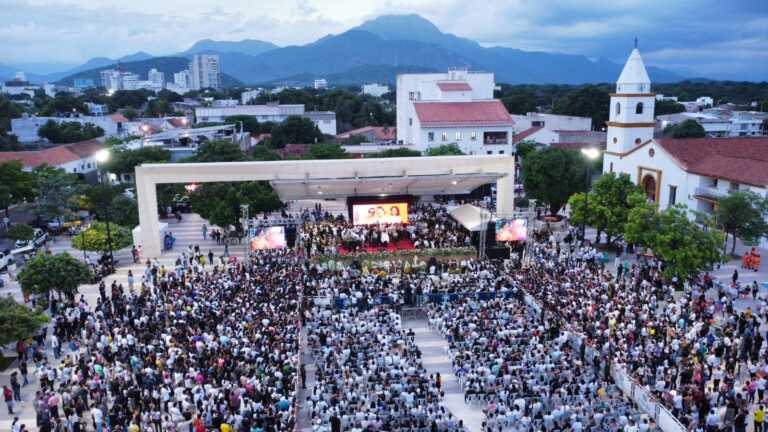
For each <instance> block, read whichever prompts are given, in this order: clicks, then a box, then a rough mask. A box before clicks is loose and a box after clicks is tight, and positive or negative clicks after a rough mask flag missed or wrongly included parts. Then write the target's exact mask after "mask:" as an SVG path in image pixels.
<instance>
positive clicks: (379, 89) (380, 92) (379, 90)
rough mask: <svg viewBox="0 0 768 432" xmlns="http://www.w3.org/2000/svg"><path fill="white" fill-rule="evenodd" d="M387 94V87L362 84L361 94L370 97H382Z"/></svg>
mask: <svg viewBox="0 0 768 432" xmlns="http://www.w3.org/2000/svg"><path fill="white" fill-rule="evenodd" d="M387 93H389V86H387V85H382V84H375V83H373V84H364V85H363V94H365V95H370V96H373V97H382V96H384V95H385V94H387Z"/></svg>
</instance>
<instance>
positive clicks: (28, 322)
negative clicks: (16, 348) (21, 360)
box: [0, 297, 48, 346]
mask: <svg viewBox="0 0 768 432" xmlns="http://www.w3.org/2000/svg"><path fill="white" fill-rule="evenodd" d="M47 322H48V317H47V316H46V315H45V314H44V313H42V312H40V311H37V310H34V309H30V308H28V307H26V306H24V305H22V304H18V303H16V301H15V300H14V299H13V298H11V297H3V298H0V346H5V345H8V344H9V343H11V342H16V341H18V340H20V339H26V338H28V337H30V336H34V335H36V334H37V332H38V331H39V330H40V327H42V326H43V325H45V323H47Z"/></svg>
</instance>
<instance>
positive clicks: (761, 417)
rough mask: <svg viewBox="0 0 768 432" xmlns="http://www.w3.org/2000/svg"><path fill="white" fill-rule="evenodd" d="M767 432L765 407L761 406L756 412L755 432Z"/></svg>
mask: <svg viewBox="0 0 768 432" xmlns="http://www.w3.org/2000/svg"><path fill="white" fill-rule="evenodd" d="M764 431H765V406H763V405H762V404H760V405H759V406H758V407H757V409H756V410H755V429H754V432H764Z"/></svg>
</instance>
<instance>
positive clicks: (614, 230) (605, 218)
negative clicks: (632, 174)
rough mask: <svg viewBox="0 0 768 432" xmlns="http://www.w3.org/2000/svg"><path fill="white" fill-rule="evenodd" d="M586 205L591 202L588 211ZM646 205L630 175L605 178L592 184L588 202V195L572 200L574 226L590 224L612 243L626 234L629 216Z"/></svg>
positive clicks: (612, 174)
mask: <svg viewBox="0 0 768 432" xmlns="http://www.w3.org/2000/svg"><path fill="white" fill-rule="evenodd" d="M585 201H588V207H586V208H585ZM646 201H647V200H646V197H645V193H643V191H642V189H641V188H640V187H639V186H637V185H636V184H634V183H633V182H632V180H631V179H630V178H629V176H628V175H627V174H621V175H618V176H617V175H616V173H607V174H603V175H602V176H600V177H599V178H598V179H597V180H596V181H595V182H594V183H593V184H592V190H591V191H590V192H589V199H588V200H587V199H586V194H585V193H584V192H579V193H577V194H575V195H573V196H571V198H570V199H569V200H568V204H569V206H570V209H571V223H573V224H574V225H580V224H582V223H586V224H587V225H589V226H592V227H594V228H596V229H597V235H598V238H599V237H600V233H602V232H604V233H606V234H607V235H608V243H610V242H611V240H612V239H614V238H616V237H618V236H621V235H623V234H624V231H625V228H626V223H627V220H628V217H629V212H630V211H631V210H632V209H634V208H637V207H640V206H643V205H645V204H646Z"/></svg>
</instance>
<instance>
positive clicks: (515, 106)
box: [501, 93, 536, 114]
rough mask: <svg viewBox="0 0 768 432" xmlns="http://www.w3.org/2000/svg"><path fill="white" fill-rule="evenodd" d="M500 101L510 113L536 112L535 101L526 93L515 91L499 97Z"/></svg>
mask: <svg viewBox="0 0 768 432" xmlns="http://www.w3.org/2000/svg"><path fill="white" fill-rule="evenodd" d="M501 103H503V104H504V106H505V107H506V108H507V111H509V113H510V114H526V113H529V112H536V103H535V102H534V100H533V98H532V97H531V95H529V94H527V93H515V94H512V95H509V96H505V97H503V98H502V99H501Z"/></svg>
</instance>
